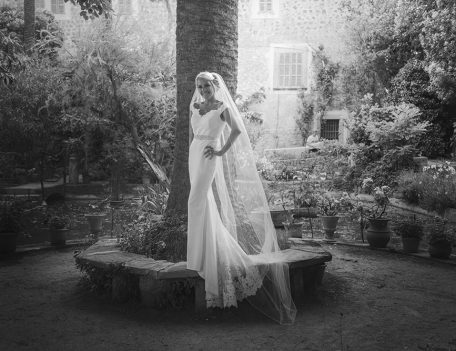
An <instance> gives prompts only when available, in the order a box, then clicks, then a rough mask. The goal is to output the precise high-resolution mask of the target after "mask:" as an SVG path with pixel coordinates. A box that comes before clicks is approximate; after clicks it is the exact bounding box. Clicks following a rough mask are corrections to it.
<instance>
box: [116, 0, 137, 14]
mask: <svg viewBox="0 0 456 351" xmlns="http://www.w3.org/2000/svg"><path fill="white" fill-rule="evenodd" d="M121 4H122V5H121ZM125 4H128V9H127V6H125ZM117 14H118V15H119V16H132V15H134V4H133V1H132V0H117Z"/></svg>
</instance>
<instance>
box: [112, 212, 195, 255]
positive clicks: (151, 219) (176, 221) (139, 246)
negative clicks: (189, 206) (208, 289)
mask: <svg viewBox="0 0 456 351" xmlns="http://www.w3.org/2000/svg"><path fill="white" fill-rule="evenodd" d="M123 229H124V234H123V236H122V238H121V241H120V247H121V249H122V250H124V251H128V252H133V253H137V254H141V255H145V256H147V257H152V258H153V259H155V260H167V261H171V262H179V261H186V259H187V218H186V216H179V215H175V214H169V215H167V216H166V217H164V218H157V216H156V215H153V214H151V213H150V212H148V211H143V212H139V215H138V217H137V218H136V219H134V220H133V221H132V222H130V223H128V224H126V225H124V228H123Z"/></svg>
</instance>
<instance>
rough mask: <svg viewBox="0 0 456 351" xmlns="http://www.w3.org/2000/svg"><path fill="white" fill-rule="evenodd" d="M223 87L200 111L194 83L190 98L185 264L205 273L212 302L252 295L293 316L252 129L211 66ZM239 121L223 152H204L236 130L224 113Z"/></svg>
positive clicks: (282, 318) (279, 317) (224, 303)
mask: <svg viewBox="0 0 456 351" xmlns="http://www.w3.org/2000/svg"><path fill="white" fill-rule="evenodd" d="M211 75H213V77H214V79H216V80H217V84H218V85H219V89H217V91H216V93H215V98H216V100H217V101H218V102H220V104H219V106H218V108H216V109H213V110H209V111H208V112H206V113H201V111H200V110H199V108H198V107H199V103H200V102H201V101H202V97H201V95H200V94H199V93H198V91H197V90H195V94H194V96H193V98H192V102H191V104H190V112H191V120H190V123H191V127H192V130H193V135H194V137H193V140H192V142H191V145H190V148H189V175H190V184H191V190H190V195H189V200H188V238H187V268H188V269H191V270H195V271H197V272H198V273H199V275H200V276H201V277H202V278H203V279H204V280H205V290H206V302H207V307H221V308H224V307H231V306H237V303H238V301H242V300H244V299H247V300H248V301H249V302H250V303H251V304H252V305H253V306H254V307H256V308H257V309H259V310H260V311H261V312H263V313H265V314H266V315H267V316H268V317H270V318H272V319H274V320H276V321H278V322H279V323H282V324H289V323H292V322H293V321H294V318H295V315H296V308H295V306H294V303H293V301H292V299H291V293H290V285H289V275H288V266H287V265H286V264H284V263H281V262H280V261H277V259H276V258H275V256H274V253H275V252H277V251H279V247H278V243H277V236H276V233H275V229H274V226H273V224H272V221H271V218H270V213H269V208H268V205H267V201H266V197H265V194H264V189H263V187H262V183H261V181H260V179H259V176H258V173H257V171H256V166H255V161H254V158H253V153H252V150H251V147H250V142H249V140H248V136H247V132H246V130H245V127H244V124H243V122H242V119H241V117H240V114H239V111H238V110H237V107H236V106H235V104H234V102H233V100H232V98H231V96H230V94H229V92H228V90H227V88H226V85H225V83H224V82H223V79H222V78H221V77H220V76H219V75H217V74H216V73H212V74H211ZM225 109H228V111H229V114H230V118H231V119H233V118H235V119H236V121H237V124H238V125H240V126H241V135H239V137H238V138H237V139H236V140H235V141H234V143H233V144H232V145H231V147H230V148H229V150H228V151H227V152H226V153H225V154H224V155H223V156H222V157H217V156H216V157H213V158H209V157H205V156H204V149H205V147H206V146H208V145H210V146H212V147H213V148H214V149H215V150H220V149H221V148H222V146H223V145H224V144H225V142H226V139H227V137H228V136H229V135H230V128H229V126H228V124H227V123H226V122H225V121H223V120H222V119H221V114H222V112H223V111H224V110H225Z"/></svg>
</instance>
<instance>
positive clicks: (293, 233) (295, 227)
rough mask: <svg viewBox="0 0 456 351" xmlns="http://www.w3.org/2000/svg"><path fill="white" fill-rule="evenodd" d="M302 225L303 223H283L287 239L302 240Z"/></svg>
mask: <svg viewBox="0 0 456 351" xmlns="http://www.w3.org/2000/svg"><path fill="white" fill-rule="evenodd" d="M302 224H303V222H294V223H288V222H283V226H284V227H285V231H286V233H287V236H288V237H289V238H302Z"/></svg>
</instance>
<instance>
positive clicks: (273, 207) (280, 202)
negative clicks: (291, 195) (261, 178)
mask: <svg viewBox="0 0 456 351" xmlns="http://www.w3.org/2000/svg"><path fill="white" fill-rule="evenodd" d="M264 188H265V193H266V198H267V201H268V205H269V213H270V214H271V219H272V223H273V224H274V227H275V228H283V223H284V222H286V221H287V210H286V209H285V208H284V205H285V203H286V197H285V190H284V189H283V187H282V186H280V184H279V183H278V182H277V181H276V180H274V181H270V182H269V184H267V185H266V186H265V187H264ZM277 193H279V194H280V199H278V198H277ZM277 206H281V207H282V208H277Z"/></svg>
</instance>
